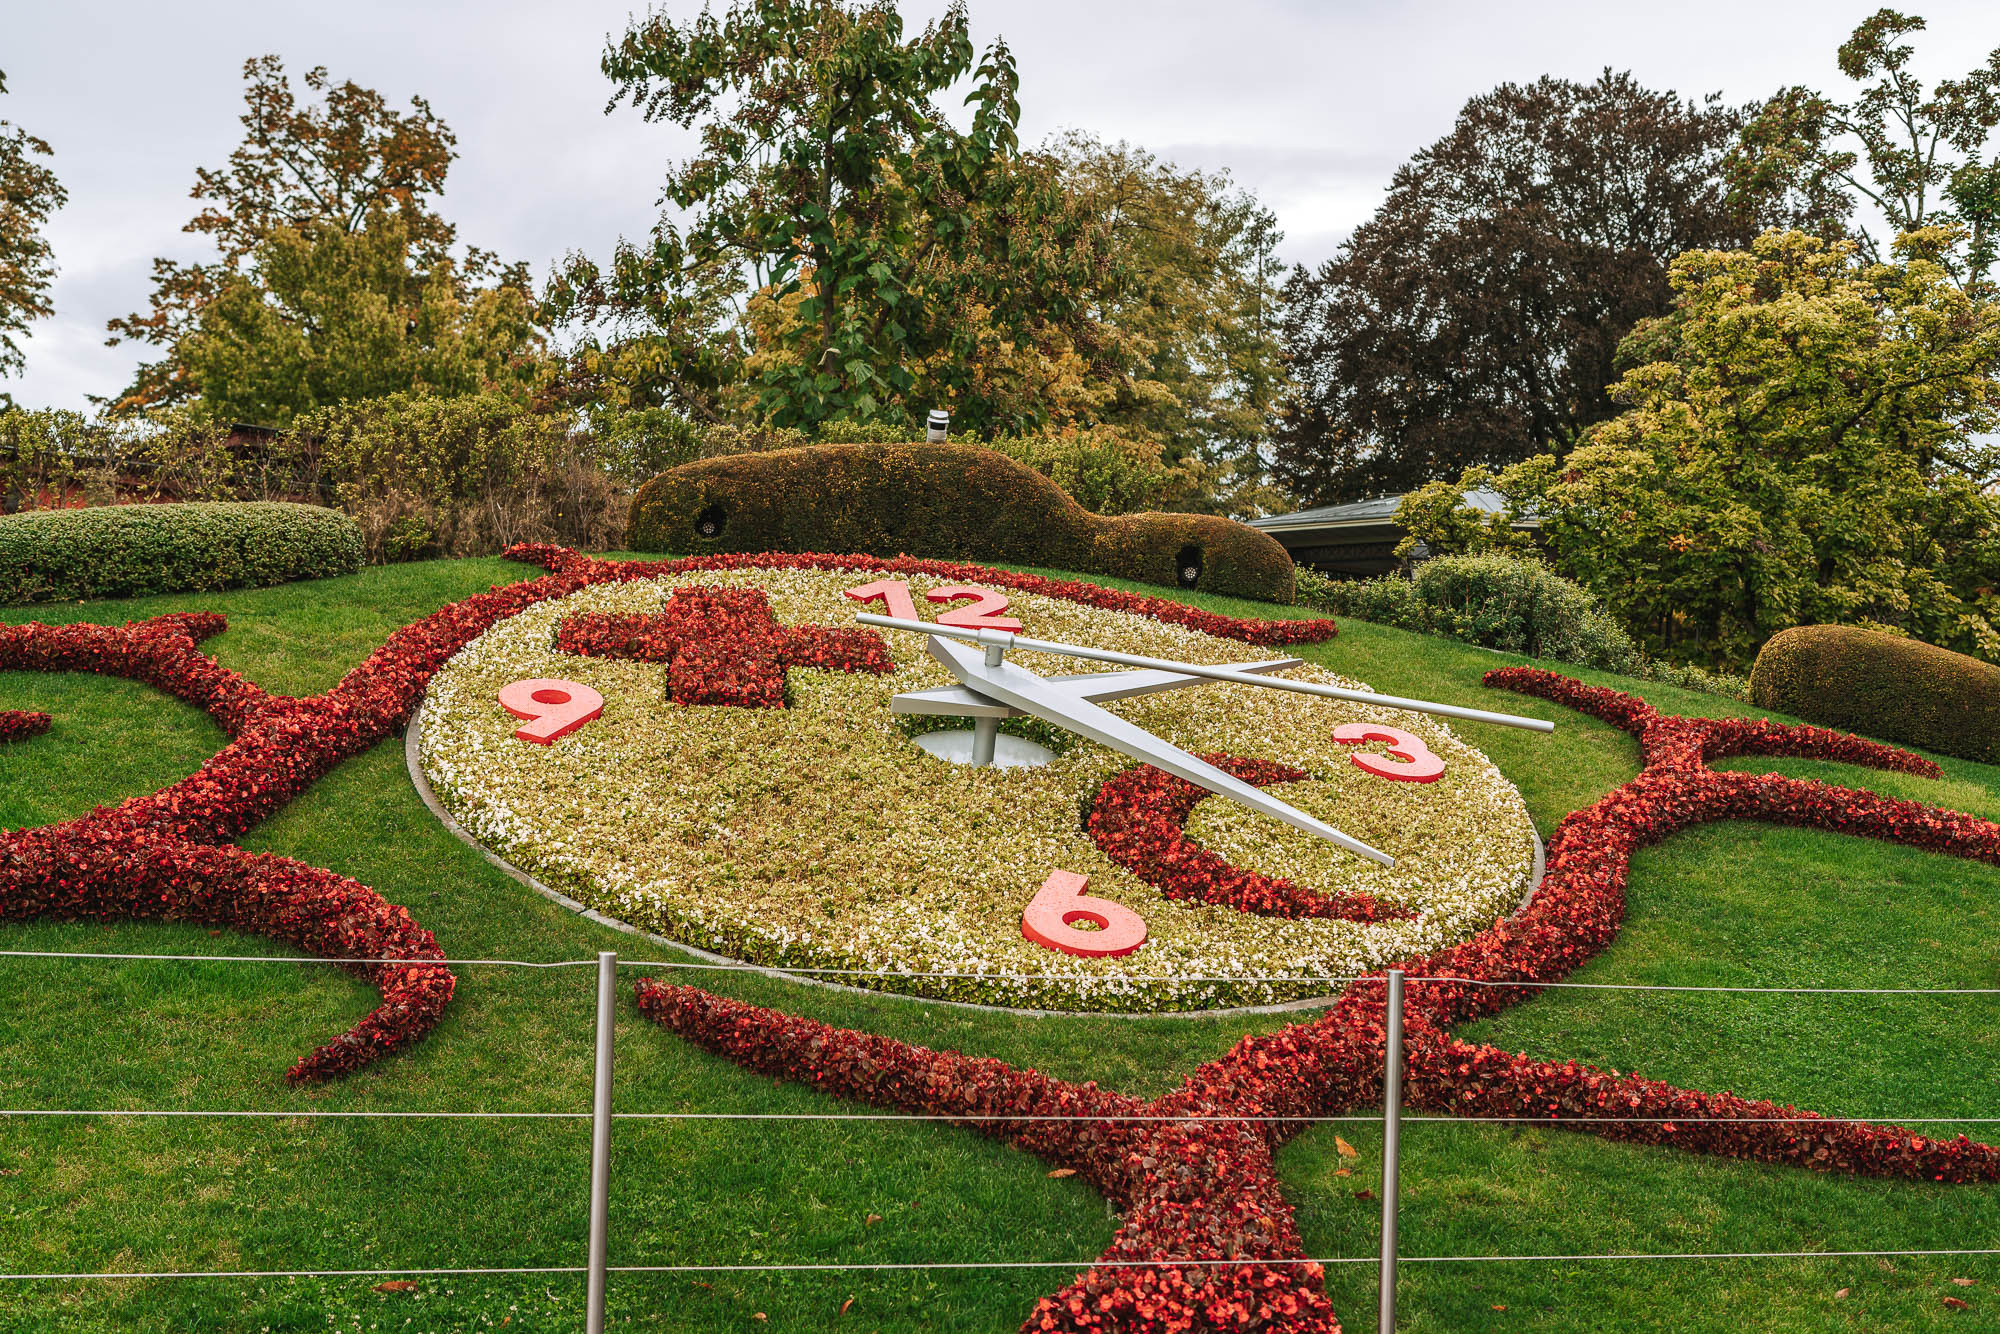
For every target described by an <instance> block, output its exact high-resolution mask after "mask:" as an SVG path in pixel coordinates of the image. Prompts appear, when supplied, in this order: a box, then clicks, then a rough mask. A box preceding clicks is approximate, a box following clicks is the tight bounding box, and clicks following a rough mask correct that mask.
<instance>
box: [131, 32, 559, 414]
mask: <svg viewBox="0 0 2000 1334" xmlns="http://www.w3.org/2000/svg"><path fill="white" fill-rule="evenodd" d="M243 78H244V80H245V82H246V83H247V84H248V87H247V88H246V89H245V91H244V101H245V103H246V104H247V110H246V111H245V112H244V114H243V116H242V122H243V128H244V138H243V143H242V144H241V145H240V146H239V147H238V148H237V149H236V151H235V152H233V153H231V154H230V157H229V165H228V167H227V168H225V169H223V170H220V171H217V170H211V169H209V168H200V169H198V170H197V171H196V172H195V185H194V189H193V191H192V192H191V193H192V195H193V197H194V198H196V199H205V200H209V201H211V202H210V203H209V205H208V206H207V207H206V208H204V209H202V211H201V212H200V213H198V214H196V215H195V217H194V219H193V220H192V221H190V222H189V223H188V224H187V226H186V227H185V228H183V229H182V230H184V231H188V232H195V233H199V234H202V235H205V236H208V237H210V238H211V239H212V240H213V241H214V243H215V246H216V249H217V251H218V252H219V253H218V258H217V259H215V260H214V261H211V262H208V263H201V264H182V263H179V262H177V261H175V260H170V259H156V260H154V261H153V301H152V308H151V310H150V311H148V312H146V313H143V314H134V315H128V316H125V317H124V318H122V319H114V320H112V321H111V322H110V324H109V326H108V327H109V329H110V331H111V333H112V337H111V339H110V340H109V341H110V342H111V343H112V344H113V345H116V344H118V343H120V342H123V341H126V340H133V341H137V342H142V343H149V344H152V345H154V346H159V347H166V348H169V349H174V348H176V347H177V345H178V344H179V343H180V342H181V340H182V339H183V338H184V337H186V336H187V335H188V334H189V333H191V332H192V331H193V330H194V329H195V328H196V327H197V325H198V324H199V322H200V319H201V314H202V311H203V309H204V308H205V307H206V306H207V305H208V304H209V303H210V302H211V301H213V300H215V299H216V298H217V296H218V295H219V294H220V293H221V292H222V291H223V290H224V289H225V287H226V286H227V285H228V281H229V280H230V279H232V278H238V277H241V276H242V275H243V274H244V273H245V272H246V271H247V269H248V268H249V267H250V265H251V264H252V262H253V257H254V256H255V255H256V254H257V252H258V251H259V248H260V247H261V246H262V245H263V244H264V243H265V241H266V239H267V238H268V237H270V236H271V235H273V234H274V233H276V232H278V231H288V232H290V233H292V234H294V235H296V236H300V237H314V238H316V237H318V236H319V235H320V234H322V233H338V234H341V235H350V236H351V235H354V234H357V233H359V232H361V231H363V230H364V229H366V228H368V227H369V226H371V225H372V223H371V220H372V219H374V218H376V217H378V216H380V215H388V216H392V217H395V218H396V219H398V220H399V222H400V224H401V227H402V234H403V236H404V237H405V238H406V240H407V242H408V246H409V253H410V255H411V258H412V261H413V262H414V264H415V265H416V266H417V267H418V268H419V269H423V270H429V269H432V268H435V267H436V266H437V265H438V264H440V263H441V262H443V261H444V259H445V257H446V256H447V254H448V253H449V251H450V249H451V245H452V242H453V239H454V232H453V229H452V227H451V225H450V224H449V223H447V222H445V221H444V220H443V219H442V218H440V217H438V216H437V214H436V213H435V212H433V211H432V207H431V205H432V202H433V200H434V199H435V197H436V196H437V195H438V194H440V193H441V192H442V191H443V189H444V179H445V174H446V172H448V171H449V170H450V167H451V160H452V157H453V156H454V145H455V143H456V142H457V141H456V139H455V137H454V136H453V134H452V132H451V130H450V128H449V127H448V126H446V125H445V123H444V122H443V121H442V120H440V119H438V117H437V116H436V115H434V114H433V113H432V111H431V109H430V104H429V103H427V102H425V101H424V99H423V98H421V97H413V98H411V99H410V110H409V111H408V112H407V113H401V112H397V111H393V110H391V109H390V108H389V106H388V104H387V103H386V102H385V101H384V100H383V98H382V96H381V95H380V94H379V93H376V92H374V91H372V90H370V89H367V88H362V87H360V86H359V85H357V84H355V83H353V82H346V83H340V84H335V83H333V82H332V80H331V78H330V77H329V76H328V74H327V72H326V70H325V69H323V68H314V69H312V70H309V71H308V72H307V73H306V75H305V84H306V88H307V90H308V91H309V92H310V93H312V94H314V95H315V96H317V97H319V98H320V99H321V101H320V103H319V104H318V105H306V106H301V105H300V104H299V102H298V100H297V98H296V97H295V96H294V95H293V92H292V86H291V81H290V79H289V78H287V77H286V74H285V70H284V65H283V62H282V61H280V60H279V59H278V57H276V56H261V57H258V58H257V59H254V60H249V61H245V62H244V65H243ZM494 266H495V265H494V260H493V257H492V256H490V255H486V254H484V253H482V252H479V251H473V252H472V253H471V255H470V257H469V259H468V262H467V267H469V268H472V269H485V268H490V267H494ZM502 273H503V279H504V281H505V282H506V283H508V284H511V285H514V286H521V287H525V285H526V281H527V275H526V271H525V269H519V268H516V269H507V270H504V271H502ZM196 392H198V391H197V390H196V389H195V387H194V386H193V385H192V384H191V383H190V382H189V381H188V379H187V377H186V374H185V367H184V366H183V365H182V364H181V361H180V359H179V358H178V356H177V355H176V354H175V353H174V352H172V351H170V352H169V354H168V355H167V356H166V357H165V358H163V359H162V360H160V361H156V362H151V363H149V364H146V365H143V366H141V367H140V368H139V372H138V375H137V377H136V379H135V380H134V382H133V384H132V385H131V387H130V388H128V389H127V390H126V391H125V394H124V395H123V396H122V398H121V399H120V400H119V401H118V403H117V405H116V406H117V407H119V408H121V409H134V408H146V407H151V406H154V405H156V404H160V403H167V402H173V401H177V400H180V399H184V398H187V397H189V396H190V395H191V394H193V393H196Z"/></svg>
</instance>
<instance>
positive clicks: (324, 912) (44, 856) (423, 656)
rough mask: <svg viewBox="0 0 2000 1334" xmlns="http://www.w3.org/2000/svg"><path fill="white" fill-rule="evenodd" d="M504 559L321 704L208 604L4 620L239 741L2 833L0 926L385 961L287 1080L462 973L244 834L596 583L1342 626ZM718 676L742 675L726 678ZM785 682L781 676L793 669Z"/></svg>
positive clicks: (373, 899)
mask: <svg viewBox="0 0 2000 1334" xmlns="http://www.w3.org/2000/svg"><path fill="white" fill-rule="evenodd" d="M508 554H509V555H510V556H513V557H515V558H516V559H520V560H525V561H529V562H531V563H534V564H539V565H542V566H543V567H544V568H546V569H548V570H549V571H550V573H549V574H547V575H544V576H542V577H540V578H537V579H531V580H525V581H522V582H520V583H515V584H509V585H505V586H501V587H495V588H494V589H492V590H491V591H489V592H486V593H480V594H477V595H475V596H473V597H469V598H466V599H464V600H463V601H460V602H456V603H453V604H452V605H450V606H448V607H444V608H442V609H441V610H439V611H435V612H433V613H431V614H430V615H429V616H426V617H424V618H422V619H421V620H418V621H416V622H414V623H412V624H410V625H407V626H405V627H403V628H402V629H400V630H398V631H396V632H395V633H394V634H392V635H391V636H389V639H388V641H387V642H386V643H384V644H383V645H382V646H381V647H380V648H378V649H377V650H375V652H374V653H372V654H370V655H369V657H368V659H367V660H366V661H365V662H363V663H362V664H361V665H360V666H359V667H356V668H355V669H354V670H353V671H351V672H349V673H348V674H347V675H346V676H344V677H343V678H341V680H340V682H339V683H338V684H337V685H335V686H334V688H333V689H332V690H329V691H327V692H326V693H325V694H323V695H318V696H315V697H314V698H311V699H292V698H289V697H287V696H283V695H272V694H270V693H268V692H266V691H265V690H263V689H262V688H260V687H259V686H257V685H255V684H254V683H252V682H250V681H248V680H246V679H244V678H243V677H242V676H240V675H238V674H237V673H235V672H232V671H230V670H228V669H227V668H225V667H223V666H221V665H220V664H219V663H217V662H216V661H215V660H214V659H213V658H212V657H210V656H209V655H208V654H206V653H204V652H202V651H201V648H200V644H201V641H202V640H204V639H207V638H209V637H210V636H213V635H215V634H217V633H219V632H221V631H222V630H224V629H225V628H227V624H228V623H227V621H226V620H225V619H224V618H223V617H222V616H221V615H219V614H217V613H214V612H186V613H176V614H174V615H169V616H157V617H154V618H152V619H150V620H144V621H133V622H131V623H129V624H126V625H122V626H106V625H92V624H75V625H65V626H49V625H42V624H39V623H30V624H27V625H18V626H0V670H14V671H43V672H95V673H98V674H101V675H106V676H119V677H125V678H127V679H130V680H134V681H139V682H142V683H144V684H146V685H150V686H153V687H155V688H157V689H159V690H163V691H165V692H166V693H168V694H170V695H173V696H174V697H176V698H178V699H181V700H185V701H186V702H188V703H189V704H192V705H194V706H195V707H196V708H199V709H202V710H204V711H205V712H207V713H208V714H209V715H210V716H211V717H213V718H214V719H215V720H216V722H217V723H218V724H219V725H220V726H221V727H222V730H223V731H224V733H226V734H227V735H228V736H229V738H230V741H229V744H228V745H227V746H225V747H224V748H223V749H222V750H221V751H220V752H218V753H217V754H216V755H214V756H213V757H211V758H210V759H209V760H208V761H206V762H205V763H204V764H203V765H202V766H201V768H200V769H199V770H198V771H197V772H195V773H194V774H192V775H190V776H188V777H187V778H184V779H182V780H180V781H179V782H177V783H174V784H171V785H170V786H168V787H165V788H162V789H161V790H160V791H158V792H155V793H152V794H151V795H148V796H143V797H134V798H131V799H130V800H127V801H124V802H122V803H120V804H119V805H117V806H113V807H99V808H98V809H96V810H93V811H91V812H90V813H89V814H87V815H83V816H81V817H79V818H77V819H74V820H65V821H61V822H59V823H56V824H51V825H45V826H42V827H41V828H38V829H21V830H8V831H4V832H0V921H28V920H32V919H35V918H44V917H50V918H59V919H74V918H87V919H93V920H99V921H117V920H136V921H188V922H202V923H206V924H208V925H212V926H221V927H228V928H231V929H234V930H239V931H245V932H250V933H254V934H258V935H264V936H269V937H271V938H273V939H277V940H283V941H286V942H289V943H290V944H293V945H296V946H298V947H299V948H300V949H303V950H305V951H307V952H308V953H312V954H317V955H320V956H323V957H326V958H330V959H366V960H381V961H383V962H368V963H356V964H344V965H342V966H343V967H346V968H347V969H348V970H349V971H350V972H353V973H355V974H356V975H358V976H360V977H363V978H365V979H366V980H367V981H369V982H371V983H372V984H374V986H375V987H376V988H377V990H378V991H379V992H380V994H381V1004H380V1005H379V1006H377V1008H376V1009H375V1010H374V1011H372V1012H371V1013H370V1014H369V1015H367V1016H366V1017H365V1018H363V1019H362V1021H361V1022H360V1023H358V1024H356V1025H355V1026H354V1028H352V1029H351V1030H349V1031H348V1032H347V1033H345V1034H343V1035H341V1036H340V1037H339V1038H337V1039H335V1040H334V1041H332V1042H329V1043H327V1044H326V1045H324V1046H322V1047H320V1048H318V1049H317V1050H315V1051H313V1052H310V1053H308V1054H307V1055H306V1056H304V1057H303V1058H301V1059H300V1060H299V1061H298V1063H297V1064H295V1065H294V1066H293V1067H292V1068H291V1070H290V1072H289V1078H291V1079H292V1080H294V1081H307V1080H313V1079H321V1078H325V1077H328V1076H332V1075H339V1074H345V1073H347V1072H349V1071H351V1070H355V1069H358V1068H359V1067H361V1066H363V1065H366V1064H368V1063H369V1062H371V1061H374V1060H376V1059H378V1058H380V1057H381V1056H383V1055H386V1054H387V1053H389V1052H392V1051H395V1050H398V1049H400V1048H402V1047H405V1046H407V1045H409V1044H410V1043H412V1042H414V1041H416V1040H417V1039H418V1038H421V1037H422V1036H423V1035H424V1034H426V1033H428V1032H429V1031H430V1030H431V1029H432V1028H433V1027H435V1026H436V1024H437V1022H438V1019H439V1017H440V1016H441V1015H442V1014H443V1012H444V1008H445V1006H446V1004H447V1003H449V1001H450V999H451V995H452V990H453V987H454V986H455V985H456V983H455V979H454V978H453V977H452V974H451V972H450V970H449V969H448V968H447V967H446V966H445V965H444V964H443V963H442V962H440V961H441V960H442V959H444V957H445V955H444V952H443V950H441V949H440V948H439V947H438V944H437V941H436V940H435V939H434V938H433V937H432V935H431V933H430V932H429V931H426V930H425V929H423V928H422V927H421V926H419V925H418V924H417V923H416V921H415V920H414V919H412V918H411V916H410V914H409V913H408V912H407V911H405V910H404V909H402V908H400V907H398V906H397V905H395V904H392V903H389V902H388V901H386V900H385V899H383V898H382V896H381V895H379V894H377V893H376V892H375V891H374V890H372V889H369V888H368V887H367V886H365V885H362V884H358V883H356V882H355V881H353V880H350V879H348V878H346V877H345V876H340V875H336V874H335V873H334V872H332V871H328V870H324V869H321V868H319V867H314V866H308V865H306V864H304V863H302V862H298V861H293V860H291V859H290V858H285V857H275V856H270V855H266V854H260V853H251V852H245V851H244V850H243V849H241V848H238V847H235V846H234V845H233V844H232V843H231V840H233V839H235V838H238V837H240V836H241V835H242V834H244V833H245V832H247V831H248V830H250V829H252V828H254V827H255V826H256V825H258V824H259V823H261V822H262V821H264V820H265V819H267V818H269V817H270V816H271V815H272V814H274V813H276V812H277V811H278V810H280V809H282V808H283V807H284V806H286V805H287V804H288V803H290V802H291V800H292V799H293V798H294V797H296V796H298V794H299V793H301V792H303V791H304V790H305V789H306V788H307V787H309V786H310V785H311V784H312V783H313V782H315V781H316V780H317V779H319V778H320V777H321V776H322V775H324V774H325V773H327V772H328V771H329V770H331V769H332V768H334V766H336V765H338V764H339V763H340V762H341V761H343V760H346V759H348V758H351V757H352V756H355V755H358V754H360V753H361V752H362V751H365V750H367V749H368V748H369V747H371V746H373V745H375V744H376V743H377V742H379V741H381V740H383V739H385V738H387V737H390V736H393V735H394V734H395V733H396V732H398V731H399V730H401V728H402V727H403V726H404V725H405V724H406V723H407V722H408V721H409V718H410V715H411V714H412V713H413V712H414V711H415V710H416V707H417V704H418V702H419V701H420V700H422V698H423V694H424V690H425V688H426V686H428V684H429V683H430V679H431V677H432V676H433V675H434V674H435V673H436V672H437V671H438V669H439V668H441V667H443V666H444V664H445V662H446V661H447V660H448V659H450V657H451V656H452V655H453V654H454V653H457V652H458V651H459V650H460V649H461V648H463V647H465V645H467V644H468V643H470V642H472V640H474V639H476V638H477V637H478V636H479V635H481V634H483V633H485V632H486V631H487V630H488V629H490V628H491V627H492V626H493V625H494V624H496V623H497V622H499V621H501V620H504V619H506V618H507V617H509V616H513V615H515V614H516V613H518V612H520V611H522V610H524V609H525V608H527V607H530V606H532V605H534V604H535V603H537V602H541V601H544V600H546V599H549V598H557V597H563V596H566V595H568V594H570V593H574V592H576V591H577V590H578V589H581V588H585V587H588V586H589V585H592V584H598V583H605V582H610V581H618V580H628V579H649V578H657V577H661V576H671V575H678V574H684V573H688V572H691V571H700V570H727V569H742V568H750V569H791V568H806V569H856V570H864V569H865V570H878V569H888V570H891V571H892V572H896V573H908V574H929V575H937V576H939V577H942V578H946V579H951V580H954V581H978V582H984V583H989V584H997V585H1001V586H1004V587H1009V588H1018V589H1022V590H1024V591H1030V592H1036V593H1042V594H1045V595H1047V596H1051V597H1060V598H1068V599H1070V600H1072V601H1080V602H1087V603H1090V604H1091V605H1094V606H1108V607H1116V608H1118V609H1120V610H1125V611H1131V612H1135V613H1137V614H1140V615H1146V616H1153V617H1157V618H1158V619H1162V620H1169V621H1174V622H1176V623H1178V624H1183V625H1189V626H1192V627H1194V628H1196V629H1199V630H1203V631H1205V632H1207V633H1209V634H1215V635H1222V636H1226V637H1229V638H1233V639H1239V640H1243V641H1245V642H1249V643H1258V644H1267V643H1268V644H1280V643H1300V642H1308V641H1313V640H1318V639H1325V638H1328V637H1330V636H1331V635H1332V634H1333V633H1334V625H1333V622H1331V621H1324V620H1318V621H1239V620H1234V619H1232V618H1230V617H1226V616H1217V615H1214V614H1213V613H1210V612H1203V611H1197V610H1195V609H1194V608H1191V607H1185V606H1182V605H1180V604H1179V603H1174V602H1169V601H1167V600H1166V599H1164V598H1153V597H1144V596H1139V595H1136V594H1130V593H1118V592H1114V591H1112V590H1109V589H1102V588H1097V587H1095V586H1093V585H1089V584H1082V583H1066V582H1061V581H1057V580H1051V579H1043V578H1040V577H1038V576H1034V575H1018V574H1013V573H1010V572H1008V571H1004V570H990V569H986V568H984V567H982V566H977V565H960V564H955V563H951V562H946V561H917V560H910V559H908V558H898V559H896V560H893V561H884V560H881V559H880V558H877V557H873V556H824V555H805V556H795V555H777V556H750V557H740V556H722V557H705V558H700V559H691V560H680V561H615V562H614V561H598V560H593V559H591V558H590V557H588V556H583V555H579V554H578V553H576V552H574V551H570V550H568V549H566V548H560V547H548V546H533V547H516V548H513V549H512V550H510V551H509V552H508ZM697 600H698V599H697ZM690 605H691V604H690ZM765 637H766V638H769V635H768V634H766V636H765ZM871 640H873V636H872V635H869V636H867V637H866V638H865V639H864V638H860V637H858V636H856V635H855V634H854V633H853V632H848V631H841V630H833V629H826V630H814V629H810V628H805V627H801V628H798V629H795V630H793V631H792V632H791V633H790V634H788V635H787V636H785V637H784V644H783V653H782V658H783V662H782V665H783V666H788V667H812V666H821V665H829V664H831V663H833V662H835V661H836V660H837V661H839V662H842V663H852V664H858V665H860V666H861V668H862V669H863V670H880V669H881V667H882V665H883V664H881V663H877V662H875V661H874V659H873V658H872V657H871V655H870V649H869V641H871ZM876 642H877V646H878V648H879V641H876ZM711 647H712V648H713V649H714V651H712V652H710V653H709V654H708V655H707V658H706V659H702V661H703V662H707V664H708V666H709V667H710V668H711V671H710V673H709V674H710V676H711V677H712V678H714V679H712V680H710V681H709V683H708V684H709V686H710V687H711V688H712V690H713V691H719V692H720V693H721V694H722V695H724V696H728V697H729V698H728V699H727V700H725V701H723V702H734V701H735V700H736V697H738V696H742V697H743V698H744V699H746V700H747V699H749V698H752V697H754V698H757V699H759V700H760V701H761V700H763V699H764V698H765V697H766V696H767V695H768V693H769V692H768V688H767V687H768V681H769V677H768V674H763V673H761V672H758V671H751V672H747V673H746V672H745V671H744V670H743V663H742V662H741V661H740V659H741V655H740V654H737V655H735V656H732V655H731V654H730V652H729V651H728V646H727V645H722V646H719V647H717V646H711ZM695 657H697V658H700V657H701V655H700V654H698V653H697V654H696V655H695ZM753 665H754V664H753ZM701 666H702V663H701V662H695V663H693V664H692V667H691V676H690V685H689V689H690V690H692V691H694V692H695V693H696V694H698V695H699V694H700V692H701V690H702V688H703V682H702V680H701V679H699V678H700V677H701V675H702V671H701ZM723 675H727V676H728V678H729V679H728V681H727V682H721V684H718V682H719V681H720V680H721V677H722V676H723ZM739 678H740V680H739ZM779 681H780V687H782V676H780V677H779ZM760 691H762V692H763V693H761V694H760V693H759V692H760ZM47 727H48V719H47V716H46V715H42V714H27V713H0V741H9V740H19V739H23V738H26V737H29V736H33V735H35V734H37V733H38V732H40V731H43V730H46V729H47Z"/></svg>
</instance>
